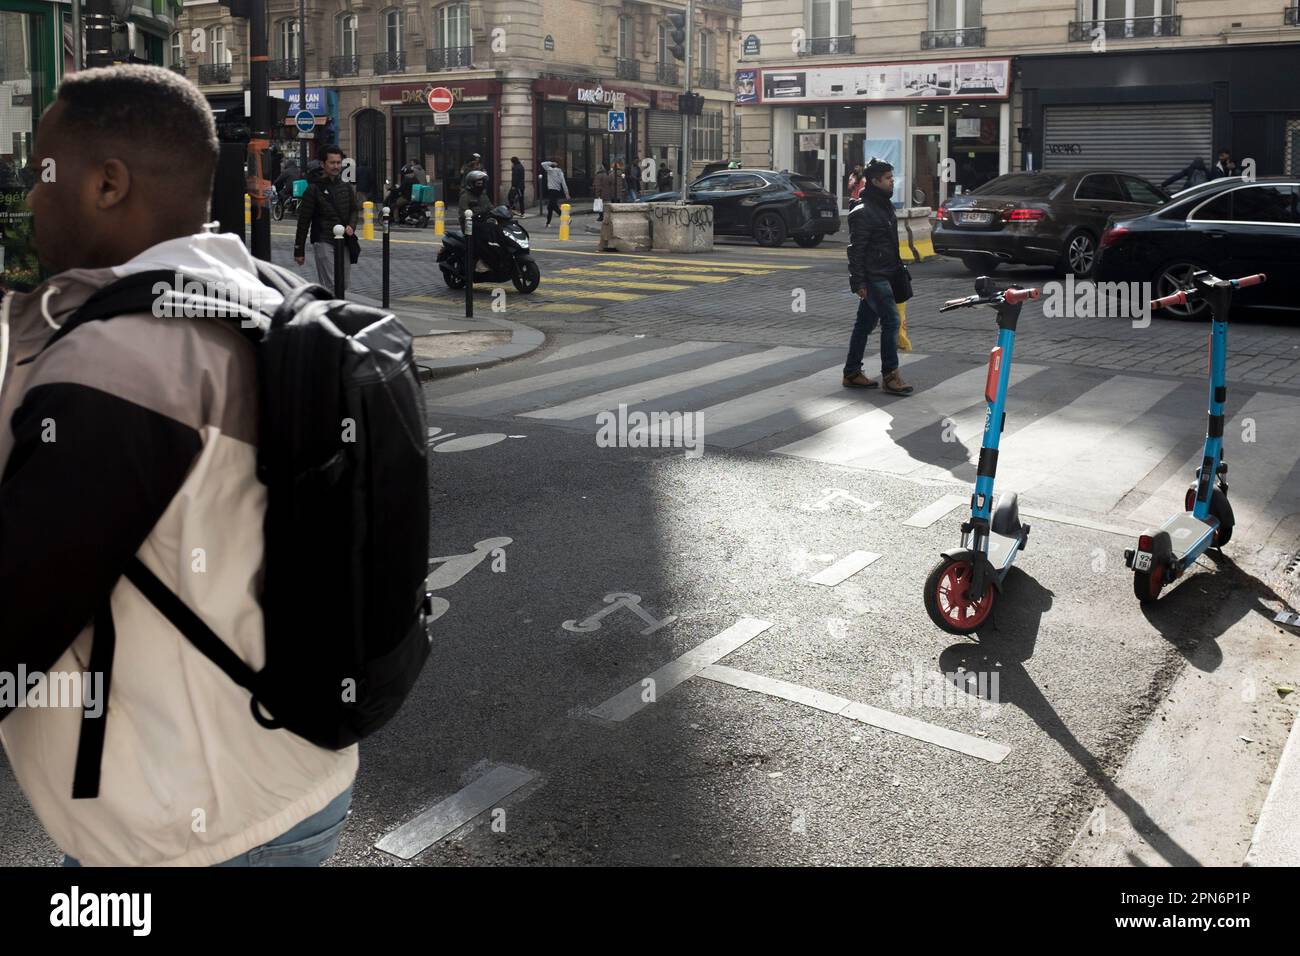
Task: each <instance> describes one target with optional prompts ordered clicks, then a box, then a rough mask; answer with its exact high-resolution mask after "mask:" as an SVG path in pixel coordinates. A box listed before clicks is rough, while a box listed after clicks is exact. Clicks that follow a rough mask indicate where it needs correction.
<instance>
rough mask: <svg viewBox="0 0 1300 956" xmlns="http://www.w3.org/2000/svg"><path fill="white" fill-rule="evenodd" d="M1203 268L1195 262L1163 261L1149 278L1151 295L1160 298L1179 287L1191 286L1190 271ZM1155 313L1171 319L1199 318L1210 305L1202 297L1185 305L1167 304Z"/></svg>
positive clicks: (1170, 293) (1207, 310) (1206, 311)
mask: <svg viewBox="0 0 1300 956" xmlns="http://www.w3.org/2000/svg"><path fill="white" fill-rule="evenodd" d="M1204 268H1205V266H1203V265H1200V264H1198V263H1195V262H1186V261H1175V262H1167V263H1165V264H1164V265H1163V266H1161V267H1160V268H1159V269H1157V270H1156V274H1155V277H1154V278H1153V279H1152V280H1151V297H1152V298H1153V299H1160V298H1163V297H1164V296H1167V295H1173V294H1174V293H1175V292H1177V291H1178V290H1180V289H1189V288H1191V285H1192V273H1194V272H1196V271H1198V270H1200V269H1204ZM1156 314H1158V315H1163V316H1167V317H1168V318H1171V319H1196V320H1200V319H1203V318H1206V317H1207V316H1208V315H1209V314H1210V307H1209V305H1207V304H1206V302H1205V300H1204V299H1197V300H1196V301H1194V302H1189V303H1187V304H1186V305H1171V306H1167V307H1166V308H1163V309H1160V310H1159V312H1157V313H1156Z"/></svg>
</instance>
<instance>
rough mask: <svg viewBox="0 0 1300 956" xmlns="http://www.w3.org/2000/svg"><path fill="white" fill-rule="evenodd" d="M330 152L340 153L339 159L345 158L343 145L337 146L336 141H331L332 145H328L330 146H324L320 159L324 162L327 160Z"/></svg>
mask: <svg viewBox="0 0 1300 956" xmlns="http://www.w3.org/2000/svg"><path fill="white" fill-rule="evenodd" d="M330 153H338V154H339V159H342V158H343V149H342V147H340V146H337V145H335V144H334V143H330V145H328V146H326V147H324V148H323V149H321V151H320V157H319V158H320V161H321V162H322V163H323V162H325V160H326V159H328V158H329V155H330Z"/></svg>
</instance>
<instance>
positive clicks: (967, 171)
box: [736, 59, 1011, 209]
mask: <svg viewBox="0 0 1300 956" xmlns="http://www.w3.org/2000/svg"><path fill="white" fill-rule="evenodd" d="M1010 73H1011V71H1010V60H1007V59H996V60H947V61H930V62H914V63H873V64H856V65H852V66H838V65H836V66H820V67H800V68H798V69H794V68H784V67H765V68H763V69H758V70H754V69H750V70H741V71H737V73H736V105H737V108H738V109H744V110H751V109H755V108H761V107H767V108H769V110H770V113H771V118H772V136H773V143H772V156H773V163H774V165H775V166H776V168H777V169H789V170H790V171H792V172H796V173H800V174H802V175H804V176H808V177H810V178H812V179H815V180H817V181H818V182H820V183H821V184H822V185H823V186H824V187H825V188H826V189H827V190H829V191H831V192H833V193H835V194H836V195H837V197H838V198H839V202H840V208H841V209H848V207H849V203H850V198H851V197H850V195H849V185H848V180H849V175H850V174H851V173H852V172H853V169H854V168H855V167H857V166H861V165H865V164H866V163H867V162H868V161H870V160H871V159H873V158H874V159H882V160H885V161H886V162H889V163H891V164H893V166H894V203H895V205H898V206H929V207H931V208H937V207H938V206H940V205H942V204H943V202H944V201H945V200H946V199H947V198H948V196H950V195H955V194H957V193H959V192H964V191H966V190H969V189H973V188H974V187H975V186H978V185H980V184H981V183H984V182H987V181H988V180H990V179H992V178H993V177H994V176H997V175H1000V174H1001V173H1004V172H1006V171H1007V170H1008V168H1009V164H1010V142H1009V138H1010V137H1009V131H1010V99H1009V97H1010V84H1011V75H1010Z"/></svg>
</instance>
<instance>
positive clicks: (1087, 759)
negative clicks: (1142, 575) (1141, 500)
mask: <svg viewBox="0 0 1300 956" xmlns="http://www.w3.org/2000/svg"><path fill="white" fill-rule="evenodd" d="M1054 596H1055V595H1054V594H1053V593H1052V592H1051V591H1049V590H1048V589H1047V588H1045V587H1043V586H1042V585H1041V584H1039V583H1038V582H1037V581H1035V580H1034V579H1033V578H1032V577H1030V576H1029V575H1028V574H1025V573H1024V572H1023V571H1021V570H1020V569H1019V568H1012V569H1011V573H1010V574H1008V575H1007V579H1006V581H1005V582H1004V586H1003V589H1002V593H1001V594H1000V595H999V596H998V604H997V605H996V606H995V608H994V611H993V615H992V620H991V622H990V623H989V624H988V625H987V626H985V627H983V628H981V629H980V630H979V631H978V632H976V637H977V638H978V643H974V644H972V643H970V642H969V641H964V642H962V643H960V644H954V645H952V646H951V647H948V648H947V649H945V650H944V651H943V652H942V653H941V654H940V655H939V668H940V671H941V672H942V673H943V674H944V675H946V676H947V678H948V680H949V681H950V682H951V683H952V684H953V686H954V687H956V689H957V690H958V691H959V692H961V693H966V694H969V695H971V696H975V697H978V698H979V699H980V700H986V701H987V700H989V699H990V698H992V702H993V703H998V704H1011V705H1014V706H1016V707H1019V708H1020V709H1021V710H1022V711H1023V712H1024V713H1025V715H1026V716H1028V717H1029V718H1030V719H1032V720H1033V721H1034V723H1035V724H1037V725H1038V726H1039V728H1040V729H1041V730H1042V731H1043V732H1044V733H1045V734H1047V736H1048V737H1050V738H1051V739H1052V740H1054V741H1056V743H1057V744H1059V745H1060V747H1061V749H1062V750H1064V751H1065V752H1066V753H1067V754H1068V755H1069V756H1070V757H1071V758H1072V759H1074V760H1075V762H1077V763H1078V764H1079V766H1080V767H1082V768H1083V771H1084V772H1085V773H1086V774H1087V775H1088V776H1089V778H1091V779H1092V780H1093V781H1094V782H1095V783H1096V784H1097V785H1098V786H1099V787H1100V788H1101V790H1102V792H1103V793H1105V794H1106V796H1107V797H1108V798H1109V799H1110V801H1111V802H1112V803H1113V804H1114V805H1115V806H1116V807H1117V808H1118V809H1119V810H1120V811H1121V812H1122V813H1123V814H1124V815H1125V816H1126V817H1127V818H1128V819H1129V821H1130V822H1131V824H1132V826H1133V828H1134V830H1136V831H1137V832H1138V833H1141V834H1142V835H1143V836H1144V838H1145V839H1146V840H1147V842H1148V844H1149V845H1150V846H1151V847H1152V849H1154V850H1155V851H1156V852H1157V853H1159V854H1160V856H1161V857H1162V858H1163V859H1164V860H1165V861H1166V862H1167V863H1168V864H1169V865H1171V866H1199V865H1200V863H1199V861H1197V860H1196V858H1195V857H1193V856H1192V855H1191V854H1190V853H1188V852H1187V851H1186V850H1184V849H1183V848H1182V846H1180V845H1179V844H1178V842H1177V841H1175V840H1174V839H1173V838H1172V837H1171V836H1169V835H1168V834H1167V833H1165V832H1164V831H1163V830H1162V829H1161V828H1160V827H1159V826H1158V825H1157V824H1156V822H1155V821H1154V820H1152V819H1151V817H1150V816H1149V815H1148V814H1147V812H1146V810H1145V809H1144V808H1143V807H1142V805H1141V804H1140V803H1138V802H1137V800H1135V799H1134V798H1133V797H1132V796H1131V795H1129V794H1128V793H1127V792H1126V791H1125V790H1123V789H1122V788H1120V787H1118V786H1116V784H1115V782H1114V781H1113V780H1112V779H1111V777H1110V775H1109V774H1108V773H1107V772H1106V770H1105V768H1104V767H1103V765H1102V762H1101V761H1100V760H1098V759H1097V757H1095V756H1094V755H1093V754H1092V752H1091V751H1090V750H1088V748H1087V747H1085V746H1084V745H1083V743H1082V742H1080V741H1079V739H1078V738H1077V737H1075V736H1074V734H1073V733H1071V731H1070V729H1069V727H1067V726H1066V725H1065V721H1063V720H1062V719H1061V717H1060V715H1059V714H1058V713H1057V712H1056V709H1055V708H1054V707H1053V706H1052V702H1051V701H1050V700H1048V698H1047V697H1046V695H1044V694H1043V692H1042V690H1041V689H1039V687H1038V685H1037V684H1036V683H1035V682H1034V679H1033V678H1032V677H1030V676H1029V672H1028V671H1027V670H1026V668H1025V664H1026V663H1027V662H1028V661H1029V660H1030V659H1031V658H1032V657H1033V655H1034V648H1035V646H1036V645H1037V642H1038V631H1039V628H1040V626H1041V624H1042V617H1043V614H1045V613H1046V612H1047V611H1048V610H1050V609H1051V607H1052V599H1053V597H1054ZM972 674H974V675H976V677H977V680H970V679H969V678H970V675H972ZM983 675H987V676H983ZM995 675H996V680H995V679H994V677H995ZM972 692H974V693H972Z"/></svg>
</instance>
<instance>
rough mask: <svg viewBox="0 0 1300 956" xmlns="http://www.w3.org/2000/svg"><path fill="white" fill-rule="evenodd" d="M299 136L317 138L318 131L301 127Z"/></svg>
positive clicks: (301, 137)
mask: <svg viewBox="0 0 1300 956" xmlns="http://www.w3.org/2000/svg"><path fill="white" fill-rule="evenodd" d="M298 138H299V139H315V138H316V131H315V130H314V129H300V130H298Z"/></svg>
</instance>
